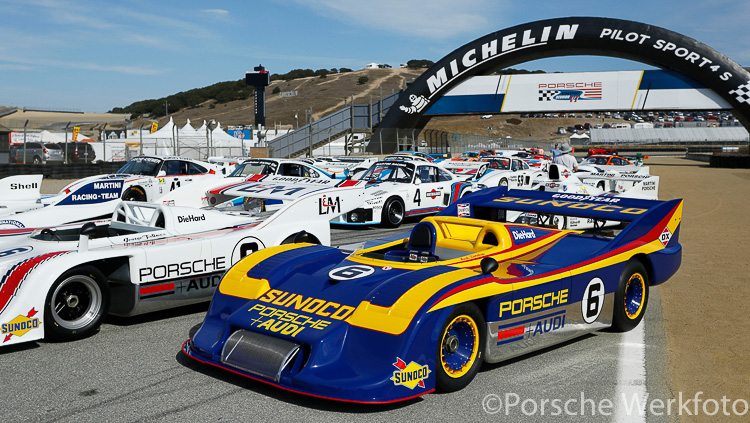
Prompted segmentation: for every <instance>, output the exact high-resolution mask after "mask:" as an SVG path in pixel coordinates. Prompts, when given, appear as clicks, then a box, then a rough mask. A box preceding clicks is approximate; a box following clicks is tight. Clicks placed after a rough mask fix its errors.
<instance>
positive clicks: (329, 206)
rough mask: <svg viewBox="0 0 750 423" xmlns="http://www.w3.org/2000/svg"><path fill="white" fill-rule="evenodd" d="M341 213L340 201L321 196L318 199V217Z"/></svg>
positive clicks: (337, 198) (336, 198)
mask: <svg viewBox="0 0 750 423" xmlns="http://www.w3.org/2000/svg"><path fill="white" fill-rule="evenodd" d="M336 213H341V199H340V198H339V197H335V199H334V197H328V196H326V195H323V197H322V198H318V215H320V216H322V215H324V214H336Z"/></svg>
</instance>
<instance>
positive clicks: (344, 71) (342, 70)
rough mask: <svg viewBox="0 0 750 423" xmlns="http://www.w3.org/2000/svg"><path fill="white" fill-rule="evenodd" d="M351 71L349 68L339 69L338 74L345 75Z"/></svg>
mask: <svg viewBox="0 0 750 423" xmlns="http://www.w3.org/2000/svg"><path fill="white" fill-rule="evenodd" d="M351 71H352V70H351V69H349V68H339V73H346V72H351Z"/></svg>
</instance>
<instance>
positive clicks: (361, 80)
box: [357, 76, 370, 85]
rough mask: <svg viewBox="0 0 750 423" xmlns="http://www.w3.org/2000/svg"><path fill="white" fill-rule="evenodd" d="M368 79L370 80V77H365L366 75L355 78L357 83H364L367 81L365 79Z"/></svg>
mask: <svg viewBox="0 0 750 423" xmlns="http://www.w3.org/2000/svg"><path fill="white" fill-rule="evenodd" d="M369 80H370V78H368V77H366V76H360V77H359V78H358V79H357V85H362V84H366V83H367V81H369Z"/></svg>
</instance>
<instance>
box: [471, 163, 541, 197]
mask: <svg viewBox="0 0 750 423" xmlns="http://www.w3.org/2000/svg"><path fill="white" fill-rule="evenodd" d="M459 163H460V162H459ZM474 163H477V164H478V163H484V165H482V166H480V168H479V169H478V170H477V172H476V174H475V175H474V176H473V177H472V178H471V179H469V180H468V181H469V182H471V183H472V189H471V191H472V192H473V191H476V190H477V189H483V188H488V187H497V186H500V187H509V188H518V189H536V187H537V186H538V184H539V180H541V179H544V178H545V176H544V172H543V171H542V170H540V169H537V168H533V167H531V166H529V165H528V164H527V163H526V162H525V161H523V160H521V159H518V158H509V157H491V158H486V159H485V162H474Z"/></svg>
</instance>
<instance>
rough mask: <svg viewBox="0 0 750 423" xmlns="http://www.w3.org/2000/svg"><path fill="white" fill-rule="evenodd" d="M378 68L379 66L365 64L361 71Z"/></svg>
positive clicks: (373, 63)
mask: <svg viewBox="0 0 750 423" xmlns="http://www.w3.org/2000/svg"><path fill="white" fill-rule="evenodd" d="M379 68H380V65H379V64H377V63H375V62H372V63H368V64H366V65H365V67H363V68H362V69H379Z"/></svg>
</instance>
